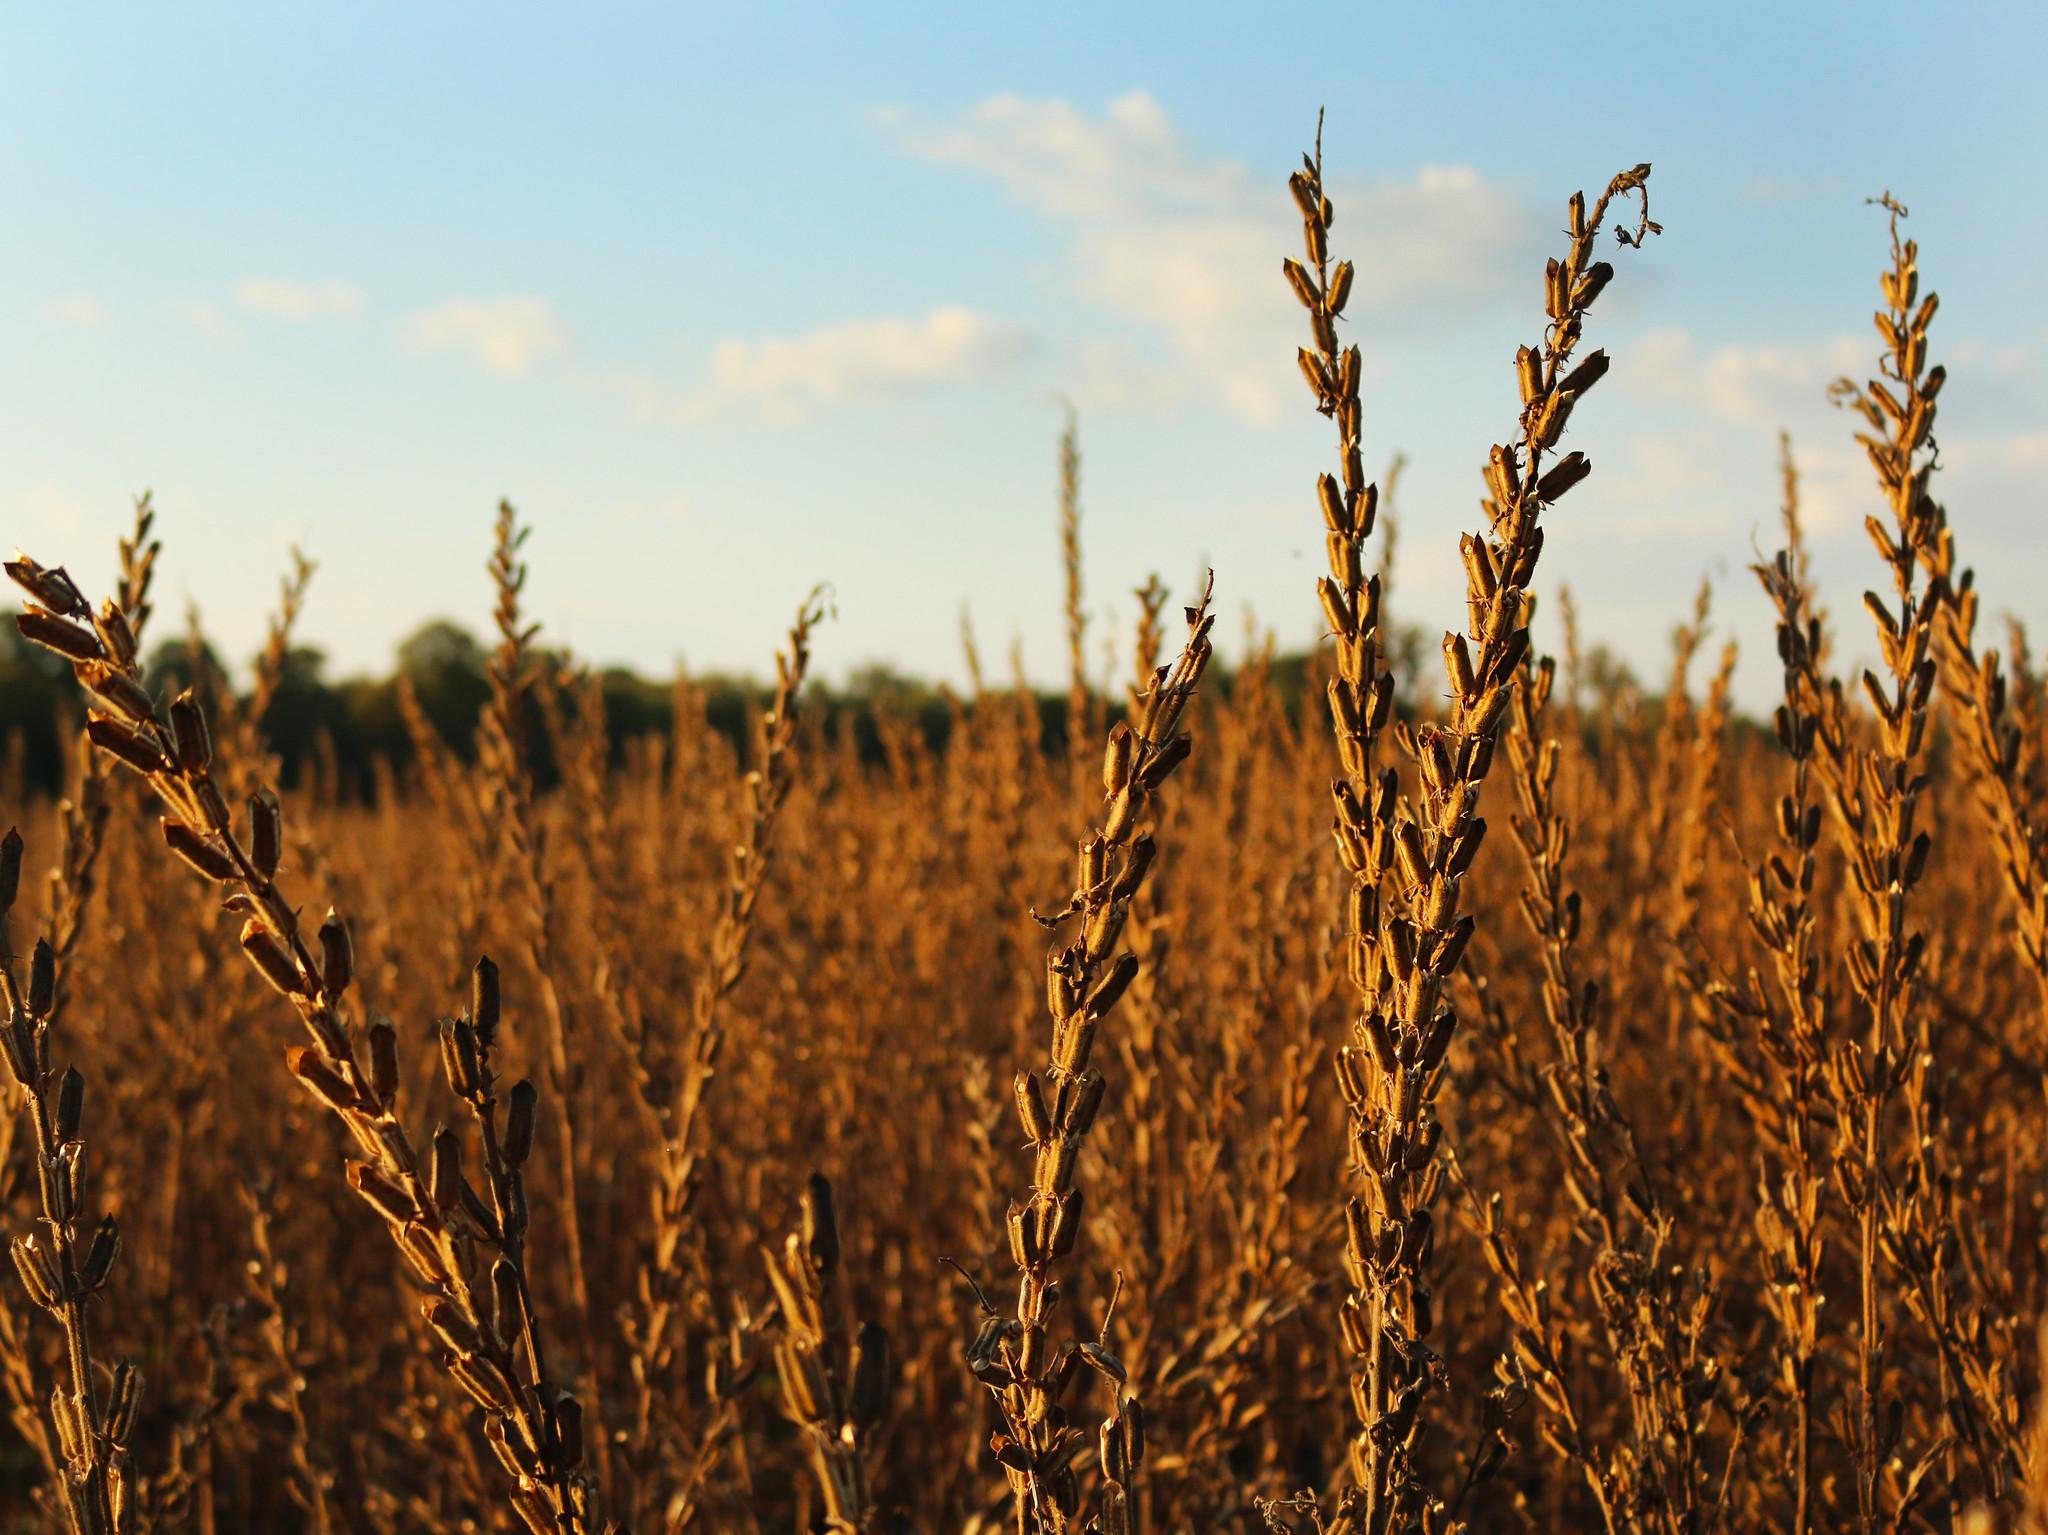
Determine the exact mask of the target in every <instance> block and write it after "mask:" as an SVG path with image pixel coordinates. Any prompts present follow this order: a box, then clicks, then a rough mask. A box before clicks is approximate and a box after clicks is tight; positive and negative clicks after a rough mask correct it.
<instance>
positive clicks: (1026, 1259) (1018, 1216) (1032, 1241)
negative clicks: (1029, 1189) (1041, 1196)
mask: <svg viewBox="0 0 2048 1535" xmlns="http://www.w3.org/2000/svg"><path fill="white" fill-rule="evenodd" d="M1004 1224H1005V1228H1006V1229H1007V1230H1008V1232H1009V1234H1010V1258H1011V1261H1012V1262H1014V1263H1015V1264H1016V1265H1017V1267H1018V1268H1020V1269H1028V1268H1031V1267H1033V1266H1034V1265H1035V1264H1036V1263H1037V1261H1038V1221H1037V1219H1036V1218H1035V1215H1034V1213H1033V1211H1032V1208H1031V1206H1029V1205H1024V1204H1019V1203H1018V1202H1017V1201H1016V1200H1014V1199H1013V1200H1011V1201H1010V1210H1009V1214H1008V1215H1007V1216H1006V1217H1005V1222H1004Z"/></svg>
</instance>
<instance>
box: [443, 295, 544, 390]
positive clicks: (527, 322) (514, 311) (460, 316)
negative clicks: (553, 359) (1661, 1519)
mask: <svg viewBox="0 0 2048 1535" xmlns="http://www.w3.org/2000/svg"><path fill="white" fill-rule="evenodd" d="M406 332H407V335H408V336H409V337H410V338H411V340H412V344H413V345H414V346H416V347H418V348H420V349H421V350H422V351H429V352H443V351H465V352H469V353H471V354H473V355H474V356H475V357H477V358H478V359H479V360H480V361H481V362H482V363H483V364H484V366H486V367H488V368H490V369H491V370H492V371H493V372H497V373H503V374H505V375H507V376H508V377H511V378H520V377H523V376H524V375H525V374H526V373H527V372H529V371H530V370H531V369H532V367H533V365H534V364H535V363H536V362H538V361H540V359H542V358H543V357H550V356H553V355H554V354H555V353H557V352H560V351H563V350H564V349H565V348H566V347H567V346H568V345H569V332H568V330H567V328H566V327H564V326H563V324H562V322H561V321H560V320H558V319H557V318H556V317H555V312H554V310H553V309H551V308H550V307H549V306H548V304H547V302H546V301H545V300H544V299H538V298H531V297H524V296H515V297H509V298H493V299H468V298H459V299H450V300H449V301H448V302H447V303H445V304H440V305H437V306H436V307H434V308H432V309H428V310H425V311H423V312H421V313H419V314H416V315H414V316H413V317H412V319H411V320H410V321H409V322H408V323H407V326H406Z"/></svg>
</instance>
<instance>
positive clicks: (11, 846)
mask: <svg viewBox="0 0 2048 1535" xmlns="http://www.w3.org/2000/svg"><path fill="white" fill-rule="evenodd" d="M21 853H22V842H21V832H20V831H19V830H18V829H16V828H15V827H12V826H10V827H8V828H7V835H6V837H5V838H4V839H0V916H5V915H6V914H7V913H8V912H10V911H12V910H14V898H15V897H16V896H18V895H20V894H21Z"/></svg>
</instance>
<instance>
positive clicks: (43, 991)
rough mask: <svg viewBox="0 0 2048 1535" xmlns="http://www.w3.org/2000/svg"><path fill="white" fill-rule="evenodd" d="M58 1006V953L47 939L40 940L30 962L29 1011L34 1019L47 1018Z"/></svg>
mask: <svg viewBox="0 0 2048 1535" xmlns="http://www.w3.org/2000/svg"><path fill="white" fill-rule="evenodd" d="M56 1004H57V951H56V950H55V949H53V948H51V947H50V945H49V942H48V940H47V939H42V938H38V939H37V940H36V947H35V953H34V954H33V955H31V956H30V958H29V962H28V1010H29V1013H30V1015H31V1016H33V1017H36V1018H47V1017H49V1016H50V1009H51V1008H52V1007H54V1006H56Z"/></svg>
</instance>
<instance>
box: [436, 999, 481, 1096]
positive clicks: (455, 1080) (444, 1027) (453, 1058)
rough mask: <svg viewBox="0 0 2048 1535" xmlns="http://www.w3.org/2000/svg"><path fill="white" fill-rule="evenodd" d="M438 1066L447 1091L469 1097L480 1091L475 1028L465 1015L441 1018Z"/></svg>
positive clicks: (479, 1069)
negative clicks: (439, 1059)
mask: <svg viewBox="0 0 2048 1535" xmlns="http://www.w3.org/2000/svg"><path fill="white" fill-rule="evenodd" d="M441 1069H442V1070H443V1071H444V1072H445V1073H446V1074H447V1077H448V1090H449V1091H450V1092H452V1093H454V1094H455V1096H456V1097H458V1098H465V1099H472V1098H475V1097H477V1096H478V1095H479V1094H480V1093H481V1092H482V1091H483V1067H482V1063H481V1061H480V1060H479V1058H478V1055H477V1048H476V1030H475V1029H473V1028H471V1027H470V1023H469V1020H468V1019H467V1018H443V1019H442V1020H441Z"/></svg>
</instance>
